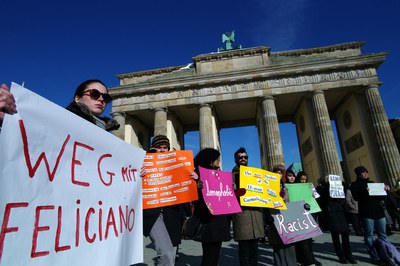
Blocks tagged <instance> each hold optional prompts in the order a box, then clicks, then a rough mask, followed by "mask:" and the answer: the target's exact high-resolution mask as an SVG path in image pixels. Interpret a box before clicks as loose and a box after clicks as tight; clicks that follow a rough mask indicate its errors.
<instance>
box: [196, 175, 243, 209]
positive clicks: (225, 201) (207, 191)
mask: <svg viewBox="0 0 400 266" xmlns="http://www.w3.org/2000/svg"><path fill="white" fill-rule="evenodd" d="M200 179H201V181H203V189H202V193H203V198H204V202H205V203H206V205H207V208H208V210H209V211H210V213H211V214H212V215H219V214H231V213H238V212H242V209H241V208H240V206H239V203H238V201H237V198H236V196H235V192H234V191H233V187H232V173H231V172H223V171H217V170H210V169H205V168H202V167H200Z"/></svg>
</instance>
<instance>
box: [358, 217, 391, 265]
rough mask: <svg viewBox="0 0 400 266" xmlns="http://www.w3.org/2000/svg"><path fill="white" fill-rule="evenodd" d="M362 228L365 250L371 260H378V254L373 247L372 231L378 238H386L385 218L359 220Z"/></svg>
mask: <svg viewBox="0 0 400 266" xmlns="http://www.w3.org/2000/svg"><path fill="white" fill-rule="evenodd" d="M361 222H362V226H363V228H364V243H365V244H366V245H367V250H368V253H369V256H370V257H371V260H373V261H377V260H379V256H378V252H377V251H376V249H375V246H374V240H375V238H374V229H375V231H376V234H377V235H378V238H387V236H386V218H385V217H383V218H380V219H376V220H374V219H369V218H361Z"/></svg>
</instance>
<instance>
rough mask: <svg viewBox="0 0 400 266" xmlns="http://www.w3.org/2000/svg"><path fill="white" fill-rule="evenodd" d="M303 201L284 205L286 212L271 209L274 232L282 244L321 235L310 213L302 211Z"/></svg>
mask: <svg viewBox="0 0 400 266" xmlns="http://www.w3.org/2000/svg"><path fill="white" fill-rule="evenodd" d="M304 204H305V201H295V202H289V203H286V207H287V210H276V209H271V210H270V211H271V215H272V217H273V218H274V225H275V228H276V231H277V232H278V234H279V236H280V237H281V239H282V242H283V243H284V244H290V243H294V242H298V241H300V240H303V239H308V238H311V237H315V236H319V235H322V231H321V229H320V228H319V226H318V224H317V223H316V222H315V220H314V218H313V217H312V215H311V213H310V212H308V211H307V210H305V209H304Z"/></svg>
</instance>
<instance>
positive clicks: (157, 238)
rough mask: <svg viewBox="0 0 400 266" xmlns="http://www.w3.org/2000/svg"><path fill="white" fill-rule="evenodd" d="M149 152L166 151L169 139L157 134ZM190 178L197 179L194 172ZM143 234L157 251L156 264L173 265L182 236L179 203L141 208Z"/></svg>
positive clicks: (168, 147)
mask: <svg viewBox="0 0 400 266" xmlns="http://www.w3.org/2000/svg"><path fill="white" fill-rule="evenodd" d="M151 148H152V151H151V152H168V151H169V150H170V143H169V139H168V138H167V137H166V136H164V135H157V136H155V137H154V138H153V141H152V143H151ZM191 178H193V179H197V175H196V174H195V173H191ZM143 235H144V236H146V237H147V236H149V237H150V239H151V241H152V243H153V244H154V246H155V249H156V252H157V258H156V264H157V265H166V266H167V265H168V266H173V265H175V259H176V253H177V249H178V248H177V247H178V245H179V244H180V243H181V238H182V221H181V205H180V204H175V205H170V206H165V207H160V208H152V209H145V210H143Z"/></svg>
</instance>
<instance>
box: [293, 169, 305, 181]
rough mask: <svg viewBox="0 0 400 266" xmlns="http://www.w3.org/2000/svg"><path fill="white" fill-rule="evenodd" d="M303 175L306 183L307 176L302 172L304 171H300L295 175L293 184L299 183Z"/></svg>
mask: <svg viewBox="0 0 400 266" xmlns="http://www.w3.org/2000/svg"><path fill="white" fill-rule="evenodd" d="M303 175H305V176H306V177H307V179H306V182H308V176H307V174H306V172H304V171H300V172H298V173H297V175H296V179H295V180H294V182H295V183H301V182H300V177H301V176H303Z"/></svg>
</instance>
